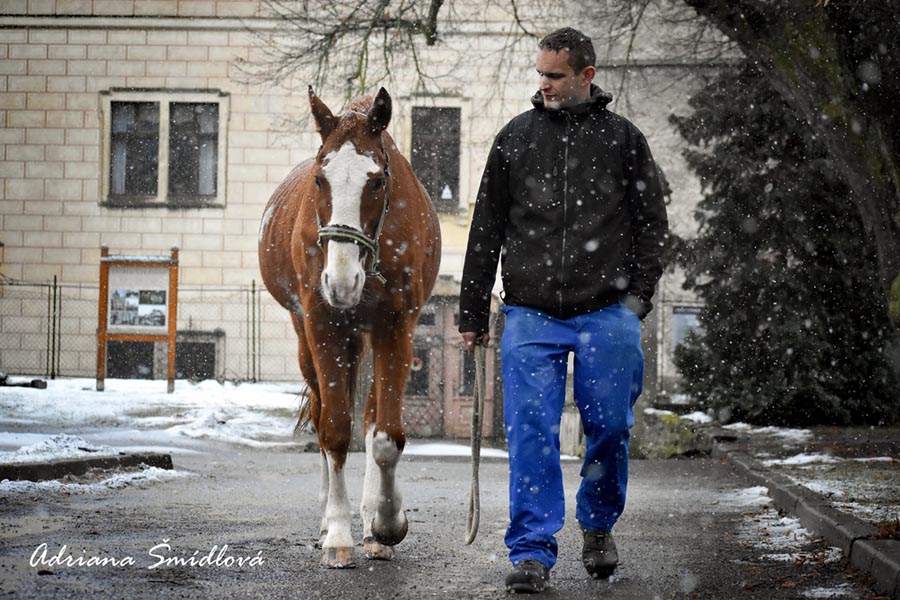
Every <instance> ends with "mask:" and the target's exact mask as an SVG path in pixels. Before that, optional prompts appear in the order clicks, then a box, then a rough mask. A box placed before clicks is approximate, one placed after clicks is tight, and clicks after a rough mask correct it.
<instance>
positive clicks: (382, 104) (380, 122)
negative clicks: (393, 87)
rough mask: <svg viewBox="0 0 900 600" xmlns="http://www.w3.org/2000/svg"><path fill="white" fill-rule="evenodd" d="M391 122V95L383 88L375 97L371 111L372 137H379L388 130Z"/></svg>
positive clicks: (370, 125) (370, 129)
mask: <svg viewBox="0 0 900 600" xmlns="http://www.w3.org/2000/svg"><path fill="white" fill-rule="evenodd" d="M390 122H391V95H390V94H388V93H387V90H386V89H384V88H381V89H380V90H378V95H376V96H375V103H374V104H373V105H372V110H370V111H369V131H370V132H371V133H372V135H379V134H380V133H381V132H382V131H384V130H385V129H387V126H388V123H390Z"/></svg>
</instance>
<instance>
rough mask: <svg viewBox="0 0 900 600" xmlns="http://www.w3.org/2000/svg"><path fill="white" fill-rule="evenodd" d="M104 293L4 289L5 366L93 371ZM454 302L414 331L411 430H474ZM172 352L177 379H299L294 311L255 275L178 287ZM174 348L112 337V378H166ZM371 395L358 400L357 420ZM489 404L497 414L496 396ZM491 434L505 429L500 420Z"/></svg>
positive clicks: (432, 306) (442, 433)
mask: <svg viewBox="0 0 900 600" xmlns="http://www.w3.org/2000/svg"><path fill="white" fill-rule="evenodd" d="M98 296H99V286H98V285H97V284H66V283H61V282H59V281H56V280H54V281H51V282H45V283H31V282H21V281H6V282H5V284H4V285H0V371H2V372H5V373H7V374H9V375H22V376H43V377H48V378H55V377H87V378H94V377H96V375H97V327H98V318H99V306H98ZM455 305H456V303H455V302H450V301H448V299H447V298H444V299H443V300H440V301H438V300H435V299H432V301H430V302H429V304H428V305H426V309H425V311H424V312H423V315H422V318H421V319H420V322H419V326H418V327H417V330H416V336H415V341H414V356H413V364H412V372H411V374H410V379H409V381H408V383H407V390H406V402H405V411H404V413H405V414H404V421H405V422H406V426H407V432H408V433H409V434H410V435H415V436H418V437H466V436H467V435H468V431H469V424H468V423H469V421H468V419H469V415H470V414H471V402H472V389H471V388H473V383H472V382H473V379H472V378H473V376H474V375H473V373H474V368H472V365H468V364H467V363H466V359H467V357H468V355H467V353H465V352H463V351H462V350H461V347H460V346H459V343H458V339H459V338H458V335H457V334H456V332H455V330H456V321H455V318H456V315H455V310H454V309H455ZM175 348H176V353H175V377H176V379H193V380H203V379H218V380H220V381H222V380H229V381H236V382H242V381H291V382H299V381H301V376H300V369H299V366H298V364H297V336H296V333H295V332H294V329H293V325H292V323H291V319H290V316H289V313H288V312H287V311H286V310H284V308H282V307H281V306H279V305H278V304H277V303H276V302H275V301H274V300H273V299H272V297H271V296H270V295H269V294H268V293H267V292H266V291H265V290H263V289H261V288H260V286H258V285H257V284H256V283H255V282H253V281H251V282H250V283H249V285H238V286H215V287H211V286H202V287H201V286H189V285H180V286H179V288H178V306H177V337H176V346H175ZM167 350H168V348H167V343H166V342H153V341H149V342H140V341H129V342H124V341H112V340H111V341H109V342H108V343H107V351H106V377H107V378H110V379H114V378H126V379H138V378H145V379H165V378H166V366H167ZM494 370H495V369H494V368H491V371H492V372H493V371H494ZM364 395H365V394H364V393H361V396H363V397H362V398H360V399H358V401H357V403H358V404H359V405H360V411H359V412H360V415H359V416H360V418H361V408H362V404H363V402H364ZM493 395H494V394H492V396H493ZM497 396H499V392H498V393H497ZM488 404H489V407H490V408H489V411H488V412H489V413H491V414H493V412H494V411H493V400H492V399H490V400H489V401H488ZM487 422H488V423H491V421H490V417H488V420H487ZM486 430H487V432H488V435H492V434H493V435H500V434H501V433H502V430H501V425H498V424H497V423H494V424H492V425H491V424H489V425H487V426H486Z"/></svg>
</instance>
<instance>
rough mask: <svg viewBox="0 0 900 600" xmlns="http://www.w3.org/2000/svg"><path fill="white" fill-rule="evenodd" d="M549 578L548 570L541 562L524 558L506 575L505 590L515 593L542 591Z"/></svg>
mask: <svg viewBox="0 0 900 600" xmlns="http://www.w3.org/2000/svg"><path fill="white" fill-rule="evenodd" d="M549 580H550V570H549V569H547V567H545V566H544V565H543V563H541V562H539V561H536V560H534V559H531V558H526V559H525V560H523V561H522V562H520V563H519V564H517V565H516V566H515V568H513V570H512V571H510V572H509V575H507V576H506V591H507V592H515V593H517V594H537V593H538V592H543V591H544V588H545V587H547V582H548V581H549Z"/></svg>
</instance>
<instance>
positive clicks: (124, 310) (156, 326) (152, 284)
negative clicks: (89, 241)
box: [97, 245, 178, 393]
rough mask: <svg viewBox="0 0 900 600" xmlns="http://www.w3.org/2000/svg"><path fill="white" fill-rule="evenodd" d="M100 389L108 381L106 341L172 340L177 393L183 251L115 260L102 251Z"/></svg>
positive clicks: (171, 371)
mask: <svg viewBox="0 0 900 600" xmlns="http://www.w3.org/2000/svg"><path fill="white" fill-rule="evenodd" d="M97 304H98V307H99V308H98V311H97V314H98V318H97V391H100V392H102V391H103V389H104V387H105V384H104V382H105V380H106V343H107V342H108V341H110V340H113V341H123V342H166V343H167V345H168V346H167V348H168V368H167V380H168V392H169V393H172V392H173V391H174V390H175V334H176V324H177V320H178V319H177V307H178V247H177V246H173V247H172V254H171V256H110V254H109V248H107V247H106V246H105V245H103V246H101V247H100V296H99V301H98V303H97Z"/></svg>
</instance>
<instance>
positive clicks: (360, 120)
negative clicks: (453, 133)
mask: <svg viewBox="0 0 900 600" xmlns="http://www.w3.org/2000/svg"><path fill="white" fill-rule="evenodd" d="M309 101H310V106H311V108H312V114H313V117H314V118H315V120H316V126H317V128H318V130H319V134H320V135H321V136H322V147H321V148H320V150H319V153H318V155H317V156H316V163H315V165H314V167H313V173H314V176H315V190H314V194H315V201H316V202H315V206H316V212H317V218H318V223H319V245H320V246H321V248H322V252H323V254H324V257H325V264H324V267H323V269H322V281H321V283H322V296H323V297H324V298H325V301H326V302H328V304H330V305H331V306H333V307H335V308H339V309H349V308H353V307H354V306H356V305H357V304H358V303H359V301H360V298H362V292H363V287H364V286H365V283H366V277H367V276H368V275H377V267H378V264H377V262H378V243H379V240H378V237H379V234H380V233H381V225H382V222H383V220H384V216H385V213H386V211H387V202H388V198H387V188H388V176H389V173H388V154H387V152H388V150H387V148H386V147H385V144H384V142H383V141H382V135H381V134H382V132H383V131H384V130H385V128H386V127H387V126H388V123H389V122H390V120H391V97H390V95H389V94H388V93H387V91H386V90H385V89H384V88H381V90H380V91H379V92H378V95H377V96H376V97H375V99H374V101H373V100H371V99H366V100H363V101H360V102H357V103H354V104H351V105H350V108H349V109H348V110H347V111H346V112H344V113H341V114H340V115H338V116H335V115H333V114H332V113H331V111H330V110H329V109H328V107H327V106H325V103H324V102H322V101H321V100H320V99H319V98H318V97H317V96H316V95H315V93H314V92H313V90H312V88H310V89H309ZM367 264H368V266H367ZM379 276H380V275H379Z"/></svg>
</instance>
